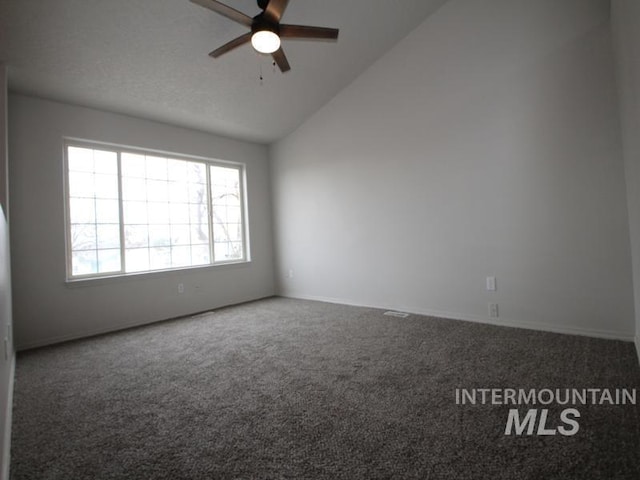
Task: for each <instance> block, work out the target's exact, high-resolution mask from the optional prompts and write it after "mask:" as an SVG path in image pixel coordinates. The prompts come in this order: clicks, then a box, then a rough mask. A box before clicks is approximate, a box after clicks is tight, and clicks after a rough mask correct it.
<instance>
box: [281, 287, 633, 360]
mask: <svg viewBox="0 0 640 480" xmlns="http://www.w3.org/2000/svg"><path fill="white" fill-rule="evenodd" d="M281 296H282V297H286V298H297V299H300V300H313V301H317V302H326V303H336V304H340V305H351V306H354V307H368V308H376V309H383V310H397V311H401V312H407V313H413V314H416V315H426V316H429V317H438V318H446V319H448V320H458V321H465V322H475V323H484V324H487V325H496V326H500V327H512V328H524V329H526V330H538V331H543V332H551V333H561V334H565V335H581V336H584V337H594V338H605V339H607V340H623V341H625V342H633V341H634V337H633V335H630V334H629V335H626V334H624V333H620V332H612V331H606V330H596V329H590V328H580V327H569V326H564V325H561V326H558V325H550V324H546V323H536V322H522V321H518V320H510V319H507V318H502V317H500V318H486V317H481V316H477V315H468V314H459V313H452V312H444V311H440V310H431V309H416V308H408V309H407V308H402V307H398V305H371V304H365V303H362V302H356V301H351V300H347V299H339V298H331V297H321V296H315V295H289V294H281ZM638 345H639V344H638V342H637V340H636V346H638ZM639 354H640V350H639Z"/></svg>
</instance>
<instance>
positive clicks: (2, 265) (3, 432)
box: [0, 64, 15, 480]
mask: <svg viewBox="0 0 640 480" xmlns="http://www.w3.org/2000/svg"><path fill="white" fill-rule="evenodd" d="M7 158H8V157H7V72H6V67H5V66H4V65H1V64H0V184H1V185H2V187H1V188H0V480H5V479H6V480H8V479H9V452H10V444H11V405H12V398H13V371H14V365H15V355H14V352H13V339H12V338H11V337H12V335H11V266H10V261H9V229H8V222H7V219H8V216H7V215H6V213H7V210H6V207H7V200H8V199H7V180H8V178H7V173H8V172H7Z"/></svg>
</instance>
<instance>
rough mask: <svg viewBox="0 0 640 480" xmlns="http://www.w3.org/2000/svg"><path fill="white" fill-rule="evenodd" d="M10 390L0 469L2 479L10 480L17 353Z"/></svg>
mask: <svg viewBox="0 0 640 480" xmlns="http://www.w3.org/2000/svg"><path fill="white" fill-rule="evenodd" d="M9 372H10V373H9V391H8V393H7V409H6V411H5V412H4V418H5V423H4V424H5V426H6V428H5V431H4V439H3V440H4V441H3V443H2V445H3V451H2V452H0V454H1V455H2V471H0V480H9V474H10V469H11V419H12V418H13V383H14V379H15V373H16V356H15V353H14V354H13V355H12V357H11V365H10V367H9Z"/></svg>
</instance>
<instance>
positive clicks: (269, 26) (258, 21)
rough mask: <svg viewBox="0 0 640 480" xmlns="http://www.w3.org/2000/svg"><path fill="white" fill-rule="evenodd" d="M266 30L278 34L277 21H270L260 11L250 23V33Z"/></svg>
mask: <svg viewBox="0 0 640 480" xmlns="http://www.w3.org/2000/svg"><path fill="white" fill-rule="evenodd" d="M264 30H267V31H269V32H273V33H275V34H276V35H278V36H280V28H279V26H278V24H277V23H274V22H270V21H269V20H267V19H266V18H265V17H264V14H263V13H261V14H260V15H257V16H255V17H253V23H252V24H251V33H256V32H262V31H264Z"/></svg>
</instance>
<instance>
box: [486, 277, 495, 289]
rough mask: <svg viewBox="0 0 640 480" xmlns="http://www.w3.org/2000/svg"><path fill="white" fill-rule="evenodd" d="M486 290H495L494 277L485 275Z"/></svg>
mask: <svg viewBox="0 0 640 480" xmlns="http://www.w3.org/2000/svg"><path fill="white" fill-rule="evenodd" d="M487 291H488V292H495V291H496V277H487Z"/></svg>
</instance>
